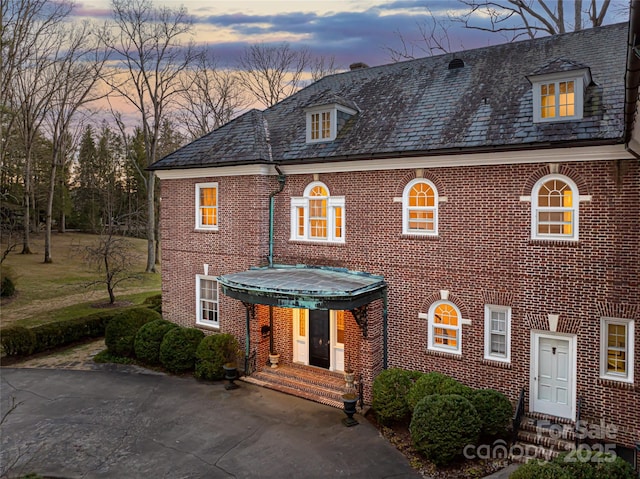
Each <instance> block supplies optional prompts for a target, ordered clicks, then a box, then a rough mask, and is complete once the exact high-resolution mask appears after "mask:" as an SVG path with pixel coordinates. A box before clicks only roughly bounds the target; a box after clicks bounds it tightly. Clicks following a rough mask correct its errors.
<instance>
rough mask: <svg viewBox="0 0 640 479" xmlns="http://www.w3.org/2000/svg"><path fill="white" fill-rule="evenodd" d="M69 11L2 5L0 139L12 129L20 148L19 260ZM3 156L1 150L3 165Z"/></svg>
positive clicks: (53, 5) (65, 5)
mask: <svg viewBox="0 0 640 479" xmlns="http://www.w3.org/2000/svg"><path fill="white" fill-rule="evenodd" d="M71 7H72V4H71V3H69V2H67V1H65V0H63V1H61V2H50V1H47V0H16V1H10V2H2V15H3V17H2V55H1V58H2V60H1V68H0V71H1V73H0V94H1V95H2V105H1V106H0V111H1V112H2V113H1V115H2V117H0V125H1V126H0V128H2V129H3V130H2V138H7V137H8V136H9V135H8V133H9V131H8V129H14V128H15V130H16V133H17V136H18V137H19V138H20V140H21V142H22V146H23V148H24V155H25V158H24V171H23V182H24V199H23V205H24V215H23V240H22V243H23V244H22V253H23V254H30V253H31V246H30V231H31V224H30V218H31V216H30V215H31V201H32V197H33V191H32V162H33V158H32V154H33V149H34V145H35V142H36V140H37V137H38V134H39V130H40V128H41V126H42V122H43V121H44V117H45V114H46V112H47V109H48V107H49V102H50V100H51V95H52V94H53V92H54V91H55V88H56V87H57V85H56V84H55V82H54V81H53V78H52V74H51V65H52V63H53V61H54V57H55V53H56V51H58V49H59V45H60V38H59V35H58V32H59V28H60V25H61V23H62V21H63V20H64V19H65V18H66V17H67V16H68V15H69V13H70V12H71ZM5 22H6V23H5ZM0 143H2V142H0ZM0 148H2V147H1V146H0ZM4 155H5V152H4V150H1V151H0V158H2V159H3V160H4Z"/></svg>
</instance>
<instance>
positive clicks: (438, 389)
mask: <svg viewBox="0 0 640 479" xmlns="http://www.w3.org/2000/svg"><path fill="white" fill-rule="evenodd" d="M472 393H473V389H471V388H470V387H468V386H465V385H464V384H462V383H460V382H458V381H456V380H455V379H453V378H452V377H451V376H447V375H446V374H442V373H439V372H437V371H431V372H429V373H426V374H423V375H422V376H421V377H420V378H418V380H417V381H416V382H415V384H413V386H411V389H410V390H409V392H408V393H407V404H408V406H409V410H411V411H413V410H414V408H415V407H416V405H417V404H418V402H420V400H421V399H422V398H424V397H425V396H429V395H431V394H459V395H460V396H464V397H466V398H468V397H470V396H471V395H472Z"/></svg>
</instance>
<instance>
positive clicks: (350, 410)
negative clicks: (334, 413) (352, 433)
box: [342, 393, 359, 427]
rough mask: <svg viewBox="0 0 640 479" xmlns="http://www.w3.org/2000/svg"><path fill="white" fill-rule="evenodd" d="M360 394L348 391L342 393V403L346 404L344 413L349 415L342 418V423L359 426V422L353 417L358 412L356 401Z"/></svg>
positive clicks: (347, 425) (348, 425)
mask: <svg viewBox="0 0 640 479" xmlns="http://www.w3.org/2000/svg"><path fill="white" fill-rule="evenodd" d="M357 402H358V396H357V395H356V394H355V393H347V394H343V395H342V403H343V404H344V413H345V414H346V415H347V417H345V418H344V419H342V424H344V425H345V426H346V427H351V426H357V425H358V424H359V423H358V421H356V420H355V419H354V418H353V415H354V414H355V413H356V403H357Z"/></svg>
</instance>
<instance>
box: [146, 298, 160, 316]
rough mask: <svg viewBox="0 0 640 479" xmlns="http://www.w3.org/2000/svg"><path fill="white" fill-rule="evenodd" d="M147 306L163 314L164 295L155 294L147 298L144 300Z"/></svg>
mask: <svg viewBox="0 0 640 479" xmlns="http://www.w3.org/2000/svg"><path fill="white" fill-rule="evenodd" d="M142 304H144V305H145V306H146V307H147V308H150V309H153V310H154V311H155V312H157V313H160V314H162V295H161V294H154V295H153V296H149V297H148V298H145V300H144V301H143V302H142Z"/></svg>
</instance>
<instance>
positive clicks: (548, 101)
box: [529, 68, 591, 123]
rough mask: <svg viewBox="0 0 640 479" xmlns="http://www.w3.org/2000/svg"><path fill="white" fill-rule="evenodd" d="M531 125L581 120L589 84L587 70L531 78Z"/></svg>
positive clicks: (589, 79)
mask: <svg viewBox="0 0 640 479" xmlns="http://www.w3.org/2000/svg"><path fill="white" fill-rule="evenodd" d="M529 80H530V81H531V84H532V86H533V122H534V123H544V122H558V121H571V120H581V119H582V117H583V109H584V94H585V89H586V87H587V86H588V85H589V83H591V75H590V73H589V69H588V68H584V69H580V70H571V71H562V72H556V73H547V74H545V75H532V76H530V77H529Z"/></svg>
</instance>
